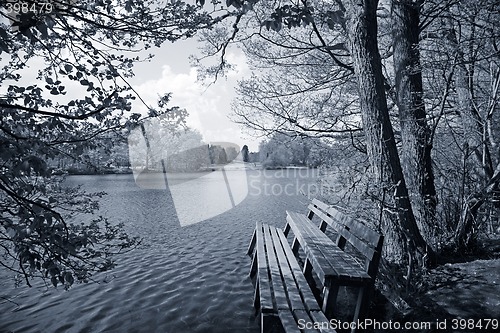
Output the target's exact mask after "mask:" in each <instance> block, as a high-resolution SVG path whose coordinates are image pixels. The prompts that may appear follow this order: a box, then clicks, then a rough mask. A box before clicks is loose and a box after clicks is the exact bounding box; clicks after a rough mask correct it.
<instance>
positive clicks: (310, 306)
mask: <svg viewBox="0 0 500 333" xmlns="http://www.w3.org/2000/svg"><path fill="white" fill-rule="evenodd" d="M277 232H278V237H279V238H280V241H281V243H282V244H287V240H286V237H285V235H284V234H283V232H282V231H281V230H277ZM283 250H284V251H285V255H286V257H287V258H288V261H289V264H290V268H291V270H292V272H293V275H294V277H295V281H296V282H297V286H298V287H299V291H300V294H301V295H302V298H303V299H304V304H305V306H306V308H307V310H309V311H313V310H315V311H319V310H321V307H320V306H319V304H318V302H317V301H316V298H315V297H314V294H313V293H312V291H311V289H310V287H309V284H308V283H307V281H306V278H305V277H304V274H302V269H301V268H300V266H299V263H298V262H297V260H296V259H295V256H294V254H293V252H292V249H291V248H290V247H289V246H284V245H283Z"/></svg>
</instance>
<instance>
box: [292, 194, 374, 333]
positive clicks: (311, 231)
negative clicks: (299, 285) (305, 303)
mask: <svg viewBox="0 0 500 333" xmlns="http://www.w3.org/2000/svg"><path fill="white" fill-rule="evenodd" d="M308 209H309V212H308V214H307V215H304V214H300V213H296V212H290V211H287V212H286V214H287V219H286V225H285V228H284V235H285V236H288V234H289V232H290V231H292V233H293V241H292V246H291V248H292V252H293V253H294V254H295V255H299V253H298V250H299V247H300V248H301V249H302V251H303V253H304V255H305V260H304V268H303V272H304V274H305V276H306V277H309V276H310V274H311V273H315V274H316V276H317V277H318V278H319V280H320V282H321V284H322V286H321V287H322V288H323V295H322V298H323V300H322V311H323V313H324V314H325V315H326V317H327V318H330V319H333V317H334V307H335V303H336V298H337V294H338V290H339V286H349V287H356V288H357V289H358V297H357V301H356V309H355V310H354V316H353V321H356V320H358V319H363V318H364V317H365V316H366V312H367V309H368V307H369V300H370V294H371V293H372V291H373V288H374V283H375V277H376V274H377V270H378V264H379V261H380V256H381V251H382V243H383V236H382V235H381V234H380V233H378V232H376V231H374V230H372V229H370V228H368V227H366V226H365V225H363V224H362V223H360V222H358V221H354V220H352V219H350V218H349V217H348V216H346V215H345V214H343V213H341V212H340V211H338V210H337V209H336V208H334V207H332V206H329V205H327V204H325V203H324V202H321V201H319V200H317V199H313V201H312V203H311V204H310V205H309V206H308ZM315 220H316V221H317V220H319V225H318V224H317V223H316V222H315ZM327 227H329V228H330V229H332V230H331V231H332V232H333V233H334V234H335V235H336V237H337V238H336V239H335V240H334V239H333V238H330V237H329V236H328V235H326V234H325V231H326V229H327ZM348 244H349V246H350V247H349V252H347V251H346V249H347V247H346V246H347V245H348ZM354 254H355V255H354ZM354 331H355V329H353V330H352V332H354Z"/></svg>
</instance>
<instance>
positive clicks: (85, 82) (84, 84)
mask: <svg viewBox="0 0 500 333" xmlns="http://www.w3.org/2000/svg"><path fill="white" fill-rule="evenodd" d="M80 84H81V85H82V86H88V85H89V81H87V80H85V79H83V80H81V81H80Z"/></svg>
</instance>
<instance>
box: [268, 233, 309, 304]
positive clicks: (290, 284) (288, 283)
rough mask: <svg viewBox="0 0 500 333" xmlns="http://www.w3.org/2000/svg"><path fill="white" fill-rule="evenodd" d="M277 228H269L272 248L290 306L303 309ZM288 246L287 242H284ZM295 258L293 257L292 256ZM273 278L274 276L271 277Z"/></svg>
mask: <svg viewBox="0 0 500 333" xmlns="http://www.w3.org/2000/svg"><path fill="white" fill-rule="evenodd" d="M277 231H278V229H276V228H272V229H271V237H272V239H273V243H274V249H275V250H276V256H277V259H278V262H279V266H280V269H281V276H282V277H283V280H284V282H285V284H284V285H285V287H286V292H287V294H288V299H289V300H290V307H291V309H292V311H293V310H304V309H305V306H304V303H303V302H302V298H301V296H300V292H299V289H298V288H297V285H296V283H295V278H294V275H293V273H292V271H291V270H290V266H289V263H288V259H287V258H286V256H285V252H284V251H283V244H282V243H281V241H280V239H279V236H278V233H277ZM286 245H287V246H288V243H287V244H286ZM293 259H295V258H293ZM273 279H274V277H273Z"/></svg>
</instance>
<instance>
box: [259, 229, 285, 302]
mask: <svg viewBox="0 0 500 333" xmlns="http://www.w3.org/2000/svg"><path fill="white" fill-rule="evenodd" d="M264 239H265V242H266V249H267V251H266V253H267V259H268V260H269V266H268V267H269V271H270V272H271V283H272V286H273V291H274V299H275V300H276V307H277V309H278V310H282V309H289V306H288V301H287V296H286V293H285V288H284V286H283V282H282V281H281V272H280V266H279V265H278V260H277V259H276V254H275V253H274V245H273V241H272V238H271V230H270V227H269V226H268V225H267V224H265V225H264Z"/></svg>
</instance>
